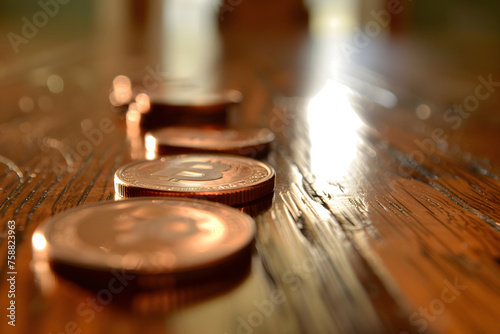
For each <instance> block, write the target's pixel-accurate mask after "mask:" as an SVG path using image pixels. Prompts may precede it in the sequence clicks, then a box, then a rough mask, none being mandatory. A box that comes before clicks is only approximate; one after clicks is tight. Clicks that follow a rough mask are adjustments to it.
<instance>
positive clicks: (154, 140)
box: [146, 126, 274, 158]
mask: <svg viewBox="0 0 500 334" xmlns="http://www.w3.org/2000/svg"><path fill="white" fill-rule="evenodd" d="M273 140H274V134H273V133H272V131H271V130H269V129H266V128H247V129H245V128H232V127H223V128H203V127H187V126H176V127H166V128H161V129H158V130H153V131H151V132H149V133H148V134H146V149H147V150H148V152H155V153H156V154H157V155H165V154H182V153H195V152H200V151H204V152H206V153H225V154H236V155H242V156H247V157H252V158H255V157H259V156H262V155H265V154H266V153H267V152H268V151H269V146H270V144H271V142H272V141H273Z"/></svg>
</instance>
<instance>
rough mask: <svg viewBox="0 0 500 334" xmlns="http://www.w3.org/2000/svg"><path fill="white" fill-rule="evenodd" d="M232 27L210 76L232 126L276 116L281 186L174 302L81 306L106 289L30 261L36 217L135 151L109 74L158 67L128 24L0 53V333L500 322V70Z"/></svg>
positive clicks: (95, 198)
mask: <svg viewBox="0 0 500 334" xmlns="http://www.w3.org/2000/svg"><path fill="white" fill-rule="evenodd" d="M97 35H98V34H97ZM222 36H223V39H222V42H223V43H221V45H222V46H221V51H220V54H219V55H218V57H219V58H218V59H219V61H218V62H215V64H214V65H213V68H212V69H211V72H210V73H212V74H213V73H215V75H216V80H215V83H212V85H214V86H215V87H224V88H235V89H239V90H241V91H242V93H243V95H244V102H243V104H242V105H241V107H240V108H239V109H238V110H236V111H235V114H234V115H232V119H231V121H232V122H233V123H236V124H251V125H260V126H266V127H269V128H270V129H271V130H273V131H274V132H275V134H276V136H277V140H276V142H275V143H274V145H273V147H272V151H271V153H270V154H269V156H268V157H267V158H266V159H264V160H265V161H267V162H268V163H269V164H271V165H272V166H274V168H275V169H276V171H277V183H276V189H275V192H274V198H273V204H272V207H271V208H270V209H269V210H267V211H265V212H263V213H259V214H258V215H255V216H254V218H255V221H256V223H257V226H258V234H257V239H256V245H255V253H254V257H253V262H252V267H251V270H250V273H249V275H248V277H246V278H245V279H243V280H242V281H241V282H238V284H236V286H233V287H230V288H228V289H226V291H224V292H222V293H219V294H216V295H213V296H210V297H207V298H202V299H201V300H198V301H196V302H193V303H190V304H188V305H185V306H182V307H177V306H176V304H175V301H172V300H169V299H168V298H167V297H165V296H164V295H162V293H161V292H159V293H156V294H153V293H152V294H150V295H140V296H137V297H136V298H137V300H135V301H134V302H133V303H129V304H127V305H123V304H121V303H120V300H119V298H116V300H113V301H112V302H111V303H110V304H109V305H104V306H103V305H96V306H95V307H94V308H92V307H91V306H89V305H84V306H82V303H84V304H85V303H87V302H88V300H92V299H95V298H96V292H95V291H94V292H93V291H89V290H86V289H83V288H82V287H80V286H79V285H78V284H75V283H73V282H71V281H70V280H68V279H64V278H61V277H58V276H56V277H55V278H53V277H52V278H51V276H50V273H49V274H47V273H46V272H44V273H45V275H41V276H37V275H35V274H34V269H35V266H34V264H33V263H32V262H31V260H32V249H31V236H32V234H33V231H34V230H35V228H36V227H37V226H38V225H39V224H40V223H42V222H43V221H44V220H46V219H48V218H49V217H51V216H53V215H55V214H57V213H59V212H62V211H64V210H66V209H69V208H72V207H75V206H79V205H83V204H87V203H94V202H99V201H107V200H108V201H109V200H113V199H114V190H113V173H114V172H115V170H116V169H117V168H118V167H119V166H121V165H123V164H125V163H127V162H130V161H132V160H134V159H138V158H141V157H143V154H144V153H143V151H142V150H141V147H140V144H139V147H137V145H136V144H134V143H136V141H134V140H133V138H131V137H130V133H129V136H128V137H127V128H126V121H125V119H124V116H123V115H122V114H120V113H119V112H116V111H114V110H112V108H111V107H110V105H109V101H108V94H109V89H110V85H111V81H112V79H113V77H114V76H116V75H118V74H128V75H131V76H135V77H136V78H137V77H139V78H145V77H146V76H148V75H151V71H152V70H153V71H154V70H155V69H156V68H157V66H159V65H158V64H159V63H156V62H155V60H154V58H151V57H149V55H147V54H145V53H144V52H143V49H142V47H139V46H137V44H135V43H136V42H137V40H133V41H129V42H127V43H125V45H126V46H127V45H128V46H130V45H132V46H135V47H128V48H127V47H122V48H121V49H119V48H118V47H116V45H115V44H113V43H114V42H113V41H110V42H109V43H110V44H106V43H102V39H99V38H100V37H99V36H97V37H96V36H90V37H89V36H87V37H85V38H83V39H82V40H80V41H75V42H72V43H67V44H65V45H63V46H60V45H59V46H58V47H54V48H43V47H42V46H43V45H50V43H49V42H47V43H48V44H43V43H45V42H42V41H34V42H33V43H40V45H41V47H40V48H43V49H44V52H43V53H42V52H40V53H34V54H33V56H30V55H29V54H26V53H24V54H23V55H22V56H20V57H21V58H22V62H21V61H20V60H18V59H19V58H16V57H14V56H9V52H10V50H3V51H2V53H3V54H5V57H4V61H3V66H4V67H2V72H1V73H2V77H1V78H2V82H1V83H0V85H1V90H0V106H1V107H0V108H1V114H0V134H1V136H0V169H1V175H2V176H1V179H0V222H1V225H0V226H1V232H2V234H1V239H0V241H1V243H0V250H1V252H0V254H1V257H0V276H1V277H2V279H1V283H0V306H1V307H0V308H1V310H2V311H1V312H0V313H2V317H1V319H2V320H1V321H0V332H1V333H54V334H55V333H61V332H62V333H107V334H110V333H123V334H126V333H183V334H185V333H220V334H224V333H399V334H403V333H424V332H425V333H498V332H500V320H499V319H500V308H499V307H498V305H500V234H499V230H500V224H499V222H500V181H499V179H498V175H500V154H499V153H500V147H499V145H498V143H499V142H500V131H499V130H500V117H499V114H498V112H497V110H498V108H499V107H500V99H499V98H498V91H499V90H500V84H499V83H497V82H499V81H500V71H498V66H496V67H487V66H486V65H484V64H480V62H479V61H478V62H476V63H474V64H475V66H476V67H470V68H467V67H458V66H457V65H454V64H451V63H449V62H446V61H445V60H443V59H436V58H433V57H432V56H430V55H429V54H425V52H422V53H418V52H417V53H416V51H415V50H416V49H418V48H416V47H414V45H413V44H412V43H411V42H408V43H406V42H405V43H387V44H386V48H385V49H384V50H383V51H380V50H378V51H376V50H375V51H370V50H368V49H366V50H363V53H364V55H365V56H366V58H368V60H367V61H365V62H364V63H363V62H361V63H362V65H363V66H357V65H354V63H355V62H350V63H347V62H345V59H344V60H342V59H340V60H339V61H342V62H340V63H341V64H342V66H336V65H338V63H337V60H338V59H336V58H334V56H333V53H332V51H331V49H330V48H328V47H327V46H328V43H327V42H325V40H322V39H321V38H313V37H314V36H311V35H310V34H307V33H306V32H305V31H303V30H300V29H296V30H291V31H288V32H286V33H276V34H272V33H265V32H262V33H259V32H255V33H247V34H246V35H245V34H237V33H234V32H233V31H230V30H225V31H224V32H223V35H222ZM115 47H116V48H115ZM8 51H9V52H8ZM370 52H373V53H370ZM377 52H378V53H377ZM444 63H446V66H441V65H443V64H444ZM370 69H372V70H375V71H379V72H382V73H383V74H384V75H386V76H387V77H388V79H384V78H382V77H381V76H379V75H376V74H374V73H373V72H372V71H371V70H370ZM488 81H489V82H490V84H487V82H488ZM61 82H63V83H64V85H63V86H61ZM47 83H48V84H47ZM478 87H479V88H478ZM454 104H455V105H464V104H465V106H464V107H462V109H461V110H459V109H457V108H455V110H453V105H454ZM85 131H87V132H85ZM86 133H87V134H86ZM141 155H142V156H141ZM11 220H12V221H15V229H14V230H15V241H16V260H15V271H16V272H17V274H16V275H15V277H16V281H15V282H16V283H15V303H16V322H15V324H16V326H15V327H12V326H10V325H9V324H8V321H9V319H8V318H6V315H7V312H8V311H6V308H7V307H8V305H9V304H8V303H9V302H10V300H11V298H8V292H9V289H10V285H9V284H7V281H6V280H7V278H8V277H10V276H9V274H7V273H8V272H10V271H12V270H11V269H9V267H8V262H7V250H8V230H9V226H10V225H9V224H8V221H11ZM39 270H42V271H43V268H39ZM42 276H43V277H42ZM52 279H55V281H53V280H52Z"/></svg>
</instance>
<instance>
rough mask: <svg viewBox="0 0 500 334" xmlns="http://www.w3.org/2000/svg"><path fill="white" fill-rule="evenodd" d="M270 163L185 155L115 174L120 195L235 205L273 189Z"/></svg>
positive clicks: (135, 165)
mask: <svg viewBox="0 0 500 334" xmlns="http://www.w3.org/2000/svg"><path fill="white" fill-rule="evenodd" d="M274 183H275V172H274V169H273V168H272V167H271V166H268V165H267V164H265V163H263V162H260V161H257V160H254V159H251V158H246V157H240V156H234V155H212V154H185V155H174V156H164V157H161V158H160V159H156V160H151V161H150V160H142V161H136V162H132V163H130V164H128V165H125V166H123V167H121V168H119V169H118V170H117V171H116V173H115V192H116V194H118V195H119V196H121V197H139V196H174V197H191V198H201V199H206V200H211V201H216V202H220V203H224V204H228V205H237V204H242V203H246V202H250V201H253V200H256V199H258V198H261V197H263V196H265V195H267V194H269V193H271V192H272V191H273V189H274Z"/></svg>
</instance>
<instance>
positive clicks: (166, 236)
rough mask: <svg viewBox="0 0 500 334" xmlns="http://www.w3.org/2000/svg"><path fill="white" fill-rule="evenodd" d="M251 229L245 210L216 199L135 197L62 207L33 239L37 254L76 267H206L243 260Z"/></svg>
mask: <svg viewBox="0 0 500 334" xmlns="http://www.w3.org/2000/svg"><path fill="white" fill-rule="evenodd" d="M255 231H256V228H255V223H254V222H253V220H252V219H251V218H250V217H249V216H247V215H245V214H243V213H241V212H239V211H237V210H236V209H233V208H231V207H228V206H225V205H222V204H218V203H213V202H207V201H199V200H193V199H182V198H166V199H158V198H140V199H127V200H123V201H117V202H102V203H97V204H91V205H87V206H82V207H78V208H74V209H71V210H68V211H65V212H63V213H61V214H58V215H56V216H54V217H53V218H52V219H50V220H48V221H47V222H45V223H44V224H42V225H40V226H39V227H38V228H37V230H36V231H35V233H34V235H33V239H32V241H33V249H34V252H35V254H39V253H43V255H44V256H46V257H47V258H48V259H49V260H52V261H55V262H57V263H62V264H63V265H69V266H74V267H76V270H78V268H84V269H91V270H95V271H104V272H109V271H113V270H114V271H118V272H120V271H125V272H127V273H133V274H137V275H143V274H147V275H156V274H182V273H186V272H199V271H203V270H205V273H206V272H207V269H210V268H212V267H217V266H218V267H220V266H221V265H222V264H229V265H230V266H232V265H234V261H238V262H240V263H241V262H246V263H249V260H250V257H251V251H250V249H251V246H252V243H253V240H254V236H255ZM239 254H240V255H241V254H244V257H246V259H243V260H242V258H241V257H238V256H237V255H239ZM153 277H155V276H153ZM150 281H151V279H150ZM153 281H154V280H153ZM154 284H156V282H154Z"/></svg>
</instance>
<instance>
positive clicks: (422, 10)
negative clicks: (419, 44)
mask: <svg viewBox="0 0 500 334" xmlns="http://www.w3.org/2000/svg"><path fill="white" fill-rule="evenodd" d="M410 19H411V23H410V24H411V26H412V28H413V31H416V32H427V31H430V30H431V31H443V32H455V33H457V32H464V33H478V32H479V33H480V32H484V33H490V32H496V33H498V32H500V1H497V0H474V1H473V0H440V1H435V0H418V1H413V2H412V13H411V15H410Z"/></svg>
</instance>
